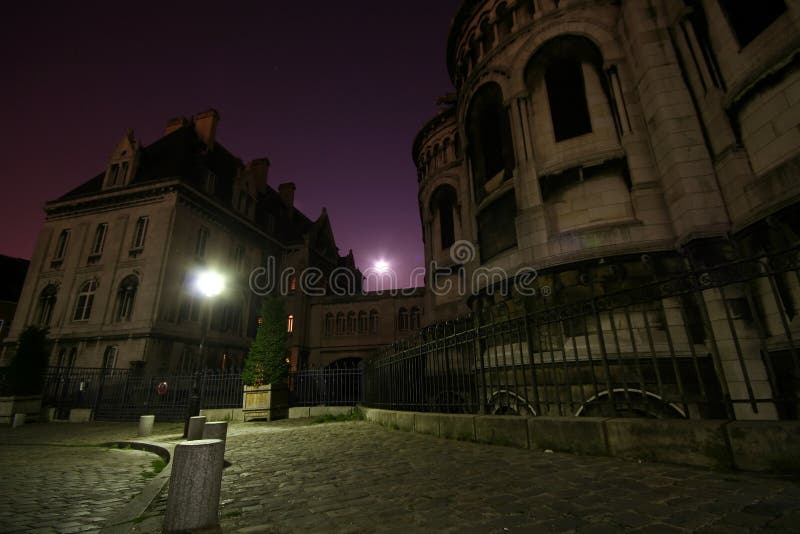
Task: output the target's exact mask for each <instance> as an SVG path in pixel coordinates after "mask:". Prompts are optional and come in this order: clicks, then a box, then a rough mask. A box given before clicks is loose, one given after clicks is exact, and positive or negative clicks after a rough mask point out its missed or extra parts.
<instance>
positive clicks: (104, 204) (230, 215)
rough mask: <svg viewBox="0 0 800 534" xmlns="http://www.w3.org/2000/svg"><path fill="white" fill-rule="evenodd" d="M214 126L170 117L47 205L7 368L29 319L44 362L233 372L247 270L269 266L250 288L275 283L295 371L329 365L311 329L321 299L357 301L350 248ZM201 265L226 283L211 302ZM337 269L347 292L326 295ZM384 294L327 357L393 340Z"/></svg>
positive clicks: (248, 292)
mask: <svg viewBox="0 0 800 534" xmlns="http://www.w3.org/2000/svg"><path fill="white" fill-rule="evenodd" d="M218 121H219V115H218V113H217V112H216V111H214V110H209V111H206V112H203V113H200V114H198V115H196V116H195V117H193V118H192V119H186V118H177V119H173V120H171V121H169V122H168V124H167V128H166V131H165V134H164V137H162V138H161V139H159V140H157V141H156V142H154V143H152V144H151V145H149V146H147V147H144V146H142V145H141V144H140V143H139V141H138V140H137V139H136V138H135V137H134V136H133V133H132V132H130V131H129V132H128V133H127V134H126V135H125V136H123V138H122V140H121V141H120V142H119V143H118V144H117V145H116V147H115V148H114V150H113V152H112V154H111V157H110V159H109V163H108V166H107V168H106V170H104V171H103V172H102V173H100V174H98V175H97V176H96V177H94V178H93V179H91V180H90V181H88V182H86V183H84V184H83V185H81V186H79V187H77V188H76V189H74V190H73V191H70V192H68V193H67V194H65V195H63V196H61V197H59V198H57V199H55V200H53V201H51V202H48V203H47V205H46V207H45V212H46V215H47V217H46V222H45V224H44V227H43V228H42V230H41V232H40V234H39V238H38V242H37V244H36V247H35V251H34V254H33V258H32V260H31V267H30V270H29V272H28V276H27V278H26V279H25V284H24V287H23V289H22V295H21V297H20V302H19V308H18V313H17V320H15V322H14V325H13V327H12V329H11V332H10V335H9V338H8V340H7V341H8V342H7V343H6V344H5V345H4V349H3V359H4V361H8V359H9V358H10V356H11V354H12V352H13V349H14V344H15V341H16V340H17V338H18V336H19V333H20V331H21V330H22V328H23V327H24V326H26V325H29V324H38V325H42V326H47V327H49V330H50V338H51V340H52V341H53V349H52V357H51V364H52V365H59V366H75V367H109V368H131V367H133V368H139V369H143V370H146V371H147V372H158V373H163V372H175V371H189V370H192V369H196V368H199V367H210V368H221V367H225V368H227V367H239V366H241V364H242V363H243V360H244V357H245V356H246V354H247V350H248V348H249V345H250V343H251V340H252V339H253V338H254V337H255V333H256V329H257V323H258V315H259V310H260V301H261V299H260V297H259V292H256V291H254V290H253V288H252V284H251V280H252V276H253V275H252V273H253V272H254V269H257V268H265V269H266V270H267V271H266V274H265V275H264V276H262V277H261V278H259V283H260V282H263V281H266V280H272V281H274V282H275V284H277V285H276V286H275V289H276V290H278V291H280V292H282V293H285V294H286V312H287V315H288V316H287V329H289V330H290V331H291V336H290V340H291V341H290V344H291V350H292V352H291V356H290V357H291V361H292V364H293V366H294V367H298V366H309V365H314V366H318V365H327V364H329V363H331V362H332V360H331V359H330V358H329V357H328V356H324V355H322V354H323V353H324V352H325V351H324V350H323V349H322V348H321V347H324V343H325V340H324V339H320V337H319V336H320V332H319V331H317V330H315V327H314V323H315V321H317V320H319V317H317V316H318V315H320V314H321V313H322V311H321V310H322V309H323V308H324V307H325V306H328V305H329V303H330V302H344V303H347V302H349V301H348V299H356V300H359V299H361V298H362V297H360V294H361V280H362V276H361V273H360V272H359V271H358V269H357V268H356V266H355V260H354V258H353V255H352V252H350V253H349V254H347V255H344V256H342V255H340V254H339V251H338V250H339V249H338V247H337V246H336V242H335V239H334V236H333V232H332V230H331V225H330V221H329V220H328V215H327V212H326V211H325V210H324V209H323V211H322V213H321V214H320V215H319V216H318V217H317V219H316V220H312V219H310V218H309V217H307V216H306V215H305V214H303V213H301V212H300V211H299V210H297V209H296V208H295V207H294V192H295V186H294V184H291V183H284V184H280V185H279V186H278V187H277V189H276V188H273V187H272V186H270V185H269V184H268V183H267V176H268V171H269V165H270V163H269V160H268V159H266V158H262V159H256V160H254V161H251V162H249V163H247V164H245V163H243V162H242V161H241V160H239V159H238V158H237V157H235V156H234V155H232V154H231V153H230V152H228V150H227V149H226V148H225V147H223V146H222V145H221V144H220V143H219V142H217V140H216V138H215V136H216V129H217V123H218ZM208 268H212V269H214V270H217V271H219V272H220V273H222V274H223V275H224V276H225V277H226V279H227V283H226V288H225V291H224V293H223V294H221V295H220V296H218V297H215V298H213V300H210V301H209V300H204V298H203V297H201V296H200V295H199V294H198V292H197V291H196V290H195V288H194V280H195V278H196V275H197V272H198V271H200V270H203V269H208ZM309 268H314V269H316V270H317V272H319V273H321V275H322V276H321V281H320V282H318V283H316V286H315V288H314V289H315V290H317V291H316V292H310V291H303V290H301V289H302V288H301V287H300V285H302V282H303V279H302V276H303V275H302V273H303V272H304V271H306V270H307V269H309ZM335 270H338V271H337V272H340V273H344V274H346V275H347V276H346V278H348V279H349V280H350V289H351V290H352V291H354V292H355V294H356V296H346V297H330V298H329V297H324V295H325V294H326V293H327V292H328V289H329V286H328V285H327V284H328V283H329V282H328V281H329V280H330V279H331V278H330V274H331V273H332V272H334V271H335ZM259 287H262V286H261V285H259ZM312 294H314V295H319V296H311V295H312ZM384 299H386V302H385V303H384V302H383V301H382V300H381V299H380V298H379V299H372V300H375V302H374V303H373V304H372V306H375V307H377V308H378V309H380V310H381V312H382V313H383V314H385V315H383V321H384V322H383V323H382V324H383V327H382V328H384V329H385V331H383V330H382V332H381V335H380V336H375V337H373V338H371V339H369V340H361V341H360V342H359V343H357V344H356V345H357V347H337V349H336V350H337V354H339V355H340V356H341V357H347V358H352V357H356V354H357V357H361V358H363V357H367V356H369V355H370V354H371V353H372V351H373V350H374V349H376V348H377V346H378V345H379V344H381V343H385V342H386V341H388V340H393V339H395V337H396V336H395V335H394V334H395V333H394V331H391V329H392V328H394V326H395V324H396V322H395V321H393V320H391V317H390V316H389V315H386V314H388V313H389V311H388V310H389V309H390V308H391V306H392V305H393V303H394V299H393V298H392V297H386V296H385V297H384ZM317 301H319V302H320V304H315V302H317ZM342 305H343V306H346V305H347V304H342ZM387 306H388V307H387ZM318 310H319V311H318ZM204 337H205V345H204V347H202V348H201V340H203V339H204ZM312 348H313V350H312ZM201 351H202V352H201ZM348 351H349V352H348ZM353 351H355V352H353ZM312 353H313V355H322V356H320V357H321V358H322V360H320V361H314V360H313V358H312ZM326 354H327V353H326Z"/></svg>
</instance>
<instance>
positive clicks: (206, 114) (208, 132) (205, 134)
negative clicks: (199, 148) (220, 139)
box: [194, 109, 219, 150]
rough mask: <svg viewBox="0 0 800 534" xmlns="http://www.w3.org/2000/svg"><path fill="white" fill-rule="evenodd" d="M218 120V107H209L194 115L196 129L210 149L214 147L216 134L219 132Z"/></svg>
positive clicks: (198, 135)
mask: <svg viewBox="0 0 800 534" xmlns="http://www.w3.org/2000/svg"><path fill="white" fill-rule="evenodd" d="M218 122H219V113H217V110H216V109H209V110H207V111H203V112H201V113H198V114H197V115H195V116H194V131H195V132H197V137H199V138H200V139H201V140H202V141H203V143H205V144H206V146H207V147H208V148H209V150H210V149H212V148H214V136H215V135H216V133H217V123H218Z"/></svg>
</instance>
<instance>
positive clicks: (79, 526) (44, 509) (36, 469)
mask: <svg viewBox="0 0 800 534" xmlns="http://www.w3.org/2000/svg"><path fill="white" fill-rule="evenodd" d="M156 459H158V456H156V455H155V454H151V453H148V452H141V451H135V450H119V449H109V448H101V447H89V446H40V445H31V446H22V445H0V466H2V467H1V468H0V531H2V532H41V533H45V532H82V531H89V532H92V531H93V532H99V529H100V527H102V526H103V525H104V524H105V523H106V521H107V520H108V519H109V517H110V516H111V515H112V514H113V513H114V512H115V511H116V510H118V509H119V508H120V507H121V506H124V505H125V503H126V502H128V501H129V500H130V499H131V498H132V497H133V496H134V495H136V494H137V493H139V491H141V488H142V487H143V486H144V484H146V483H147V480H148V479H147V478H146V477H145V476H144V475H143V473H147V472H148V471H150V470H151V469H152V465H151V464H152V462H153V461H154V460H156Z"/></svg>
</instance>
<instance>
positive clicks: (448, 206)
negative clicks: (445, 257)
mask: <svg viewBox="0 0 800 534" xmlns="http://www.w3.org/2000/svg"><path fill="white" fill-rule="evenodd" d="M456 204H457V199H456V191H455V189H453V188H452V187H450V186H449V185H442V186H439V187H438V188H437V189H436V191H434V193H433V195H432V196H431V210H433V212H434V216H435V217H437V218H438V220H439V245H440V248H441V249H442V250H445V249H449V248H450V247H451V246H453V243H455V241H456V231H455V221H454V216H453V213H454V211H455V207H456Z"/></svg>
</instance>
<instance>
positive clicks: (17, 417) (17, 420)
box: [11, 413, 25, 428]
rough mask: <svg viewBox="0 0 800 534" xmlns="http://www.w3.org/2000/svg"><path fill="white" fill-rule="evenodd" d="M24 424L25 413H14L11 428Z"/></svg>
mask: <svg viewBox="0 0 800 534" xmlns="http://www.w3.org/2000/svg"><path fill="white" fill-rule="evenodd" d="M24 424H25V414H24V413H15V414H14V420H13V421H12V422H11V428H19V427H21V426H22V425H24Z"/></svg>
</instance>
